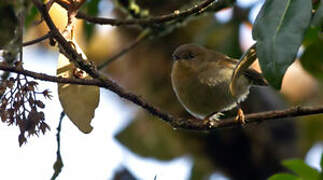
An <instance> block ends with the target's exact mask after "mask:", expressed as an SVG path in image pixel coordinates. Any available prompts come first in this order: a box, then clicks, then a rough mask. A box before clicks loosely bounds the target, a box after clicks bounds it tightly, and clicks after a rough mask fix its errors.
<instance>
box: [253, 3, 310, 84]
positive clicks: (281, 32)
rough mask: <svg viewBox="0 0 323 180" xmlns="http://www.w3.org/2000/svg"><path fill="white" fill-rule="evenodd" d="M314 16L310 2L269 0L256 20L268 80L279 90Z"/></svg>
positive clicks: (260, 59)
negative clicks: (312, 15)
mask: <svg viewBox="0 0 323 180" xmlns="http://www.w3.org/2000/svg"><path fill="white" fill-rule="evenodd" d="M311 12H312V1H309V0H267V1H266V2H265V4H264V5H263V7H262V9H261V10H260V12H259V14H258V16H257V18H256V21H255V24H254V28H253V32H252V33H253V34H252V35H253V38H254V39H255V40H256V41H257V47H256V48H257V56H258V58H259V62H260V66H261V69H262V71H263V73H264V76H265V78H266V79H267V80H268V82H269V83H270V84H271V85H272V86H273V87H274V88H276V89H280V88H281V83H282V78H283V76H284V74H285V72H286V70H287V68H288V67H289V66H290V65H291V64H292V63H293V62H294V60H295V57H296V54H297V51H298V48H299V47H300V45H301V43H302V41H303V38H304V33H305V31H306V29H307V27H308V26H309V23H310V20H311Z"/></svg>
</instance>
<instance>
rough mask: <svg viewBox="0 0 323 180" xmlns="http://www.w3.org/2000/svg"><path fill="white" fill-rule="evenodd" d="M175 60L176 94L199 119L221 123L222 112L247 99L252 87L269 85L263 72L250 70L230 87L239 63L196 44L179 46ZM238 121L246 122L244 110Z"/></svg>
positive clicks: (174, 86) (174, 82)
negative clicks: (219, 120)
mask: <svg viewBox="0 0 323 180" xmlns="http://www.w3.org/2000/svg"><path fill="white" fill-rule="evenodd" d="M173 59H174V64H173V68H172V73H171V80H172V86H173V89H174V91H175V94H176V96H177V98H178V100H179V101H180V103H181V104H182V105H183V106H184V108H185V109H186V110H187V111H188V112H189V113H190V114H191V115H193V116H194V117H196V118H199V119H205V120H218V117H219V116H220V115H221V114H222V113H221V112H223V111H227V110H230V109H232V108H234V107H236V106H237V105H238V104H239V103H240V102H242V101H243V100H244V99H246V97H247V95H248V93H249V88H250V86H251V85H267V82H266V80H264V78H263V76H262V75H261V74H260V73H258V72H257V71H255V70H253V69H250V68H248V67H247V68H245V69H242V70H241V71H242V72H239V74H240V75H239V76H236V79H235V80H234V81H235V83H234V86H233V87H230V83H231V78H232V74H233V72H234V70H235V68H236V67H237V66H238V64H239V60H237V59H233V58H230V57H228V56H225V55H223V54H221V53H219V52H215V51H213V50H209V49H206V48H204V47H201V46H199V45H196V44H184V45H181V46H179V47H178V48H177V49H176V50H175V51H174V53H173ZM230 88H232V89H230ZM233 92H234V95H233V94H232V93H233ZM237 120H239V121H240V122H241V123H245V122H244V116H243V111H242V110H241V109H240V108H239V109H238V116H237Z"/></svg>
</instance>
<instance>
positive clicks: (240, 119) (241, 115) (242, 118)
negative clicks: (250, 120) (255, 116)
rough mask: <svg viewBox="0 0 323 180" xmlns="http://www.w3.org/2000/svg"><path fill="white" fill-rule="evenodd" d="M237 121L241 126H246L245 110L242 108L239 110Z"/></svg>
mask: <svg viewBox="0 0 323 180" xmlns="http://www.w3.org/2000/svg"><path fill="white" fill-rule="evenodd" d="M235 120H236V121H238V122H239V123H240V124H241V125H245V124H246V118H245V115H244V113H243V110H242V109H241V108H238V114H237V116H236V118H235Z"/></svg>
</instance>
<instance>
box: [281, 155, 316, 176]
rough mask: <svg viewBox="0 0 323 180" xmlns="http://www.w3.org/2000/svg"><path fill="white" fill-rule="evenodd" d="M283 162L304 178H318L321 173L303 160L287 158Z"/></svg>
mask: <svg viewBox="0 0 323 180" xmlns="http://www.w3.org/2000/svg"><path fill="white" fill-rule="evenodd" d="M282 164H283V165H284V166H285V167H287V168H288V169H289V170H291V171H293V172H295V173H296V174H297V175H298V176H299V177H300V178H302V179H318V177H319V175H320V174H319V172H318V171H317V170H316V169H314V168H312V167H310V166H308V165H307V164H305V162H304V161H303V160H299V159H292V160H285V161H283V163H282Z"/></svg>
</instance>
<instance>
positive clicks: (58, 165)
mask: <svg viewBox="0 0 323 180" xmlns="http://www.w3.org/2000/svg"><path fill="white" fill-rule="evenodd" d="M64 116H65V113H64V112H61V116H60V118H59V122H58V126H57V134H56V141H57V151H56V161H55V163H54V174H53V176H52V177H51V180H55V179H56V178H57V177H58V175H59V174H60V173H61V171H62V168H63V167H64V163H63V160H62V156H61V128H62V121H63V119H64Z"/></svg>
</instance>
